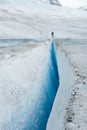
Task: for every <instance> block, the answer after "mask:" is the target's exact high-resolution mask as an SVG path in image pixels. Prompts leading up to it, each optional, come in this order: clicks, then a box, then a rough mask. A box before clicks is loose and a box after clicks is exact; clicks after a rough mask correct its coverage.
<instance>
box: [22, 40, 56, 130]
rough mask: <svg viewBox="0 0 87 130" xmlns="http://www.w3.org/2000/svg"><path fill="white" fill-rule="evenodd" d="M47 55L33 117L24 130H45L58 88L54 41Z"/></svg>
mask: <svg viewBox="0 0 87 130" xmlns="http://www.w3.org/2000/svg"><path fill="white" fill-rule="evenodd" d="M49 54H50V55H49V59H48V66H47V70H46V76H45V79H43V84H42V87H41V91H40V93H39V100H38V102H36V105H35V111H34V113H33V116H34V117H31V119H30V121H29V122H28V124H29V125H27V127H26V128H25V129H24V130H46V125H47V122H48V118H49V115H50V113H51V109H52V106H53V102H54V99H55V96H56V93H57V90H58V87H59V72H58V62H57V59H56V52H55V45H54V41H52V43H51V46H50V53H49ZM35 124H37V125H35Z"/></svg>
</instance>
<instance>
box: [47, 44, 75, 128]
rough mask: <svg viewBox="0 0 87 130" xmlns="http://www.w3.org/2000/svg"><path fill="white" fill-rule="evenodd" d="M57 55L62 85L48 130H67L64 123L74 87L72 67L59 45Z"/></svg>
mask: <svg viewBox="0 0 87 130" xmlns="http://www.w3.org/2000/svg"><path fill="white" fill-rule="evenodd" d="M56 53H57V61H58V69H59V75H60V85H59V89H58V92H57V95H56V99H55V101H54V105H53V109H52V112H51V115H50V118H49V120H48V124H47V130H65V129H64V123H65V112H66V106H67V103H68V101H69V99H70V94H71V90H72V87H73V85H74V74H73V71H72V67H71V65H70V62H69V60H68V58H67V56H66V54H65V53H64V51H63V50H61V47H60V46H58V45H57V46H56Z"/></svg>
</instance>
